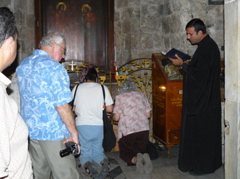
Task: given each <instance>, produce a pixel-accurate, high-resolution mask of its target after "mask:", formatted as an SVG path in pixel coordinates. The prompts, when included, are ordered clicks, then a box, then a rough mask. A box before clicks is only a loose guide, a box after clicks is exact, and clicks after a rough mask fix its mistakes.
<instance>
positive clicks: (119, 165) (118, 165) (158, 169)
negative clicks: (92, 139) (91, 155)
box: [79, 145, 224, 179]
mask: <svg viewBox="0 0 240 179" xmlns="http://www.w3.org/2000/svg"><path fill="white" fill-rule="evenodd" d="M178 149H179V146H178V145H176V146H173V147H172V148H171V152H170V155H168V153H167V151H166V150H161V149H159V158H158V159H156V160H152V164H153V171H152V173H151V174H139V173H137V172H136V167H135V166H127V165H126V163H125V162H124V161H123V160H121V159H120V157H119V152H109V153H106V155H107V157H108V158H109V161H110V172H109V175H108V177H107V179H161V178H162V179H224V167H223V166H222V167H221V168H219V169H218V170H217V171H215V173H213V174H209V175H202V176H192V175H190V174H189V173H183V172H181V171H180V170H178V167H177V158H178ZM95 167H96V169H97V170H99V169H98V168H97V167H98V166H97V165H96V166H95ZM79 171H80V174H81V176H82V178H83V179H89V178H90V177H89V176H88V175H87V174H86V173H85V172H84V170H83V169H82V168H79Z"/></svg>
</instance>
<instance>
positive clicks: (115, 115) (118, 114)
mask: <svg viewBox="0 0 240 179" xmlns="http://www.w3.org/2000/svg"><path fill="white" fill-rule="evenodd" d="M119 119H120V113H114V114H113V120H114V121H119Z"/></svg>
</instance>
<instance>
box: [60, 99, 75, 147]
mask: <svg viewBox="0 0 240 179" xmlns="http://www.w3.org/2000/svg"><path fill="white" fill-rule="evenodd" d="M56 109H57V111H58V113H59V115H60V117H61V119H62V121H63V122H64V124H65V125H66V127H67V129H68V130H69V132H70V134H71V136H70V137H69V138H67V139H66V140H65V141H64V143H68V142H71V141H72V142H75V143H77V144H78V143H79V140H78V131H77V128H76V124H75V121H74V117H73V113H72V111H71V109H70V106H69V104H63V105H61V106H56ZM79 151H80V148H79Z"/></svg>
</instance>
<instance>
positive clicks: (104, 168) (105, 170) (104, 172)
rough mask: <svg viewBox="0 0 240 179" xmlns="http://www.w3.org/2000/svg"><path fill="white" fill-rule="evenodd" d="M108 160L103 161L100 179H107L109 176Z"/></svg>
mask: <svg viewBox="0 0 240 179" xmlns="http://www.w3.org/2000/svg"><path fill="white" fill-rule="evenodd" d="M108 170H109V168H108V159H107V158H105V159H103V163H102V169H101V171H100V174H99V179H104V178H106V176H107V175H108Z"/></svg>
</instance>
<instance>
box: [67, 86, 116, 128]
mask: <svg viewBox="0 0 240 179" xmlns="http://www.w3.org/2000/svg"><path fill="white" fill-rule="evenodd" d="M103 86H104V89H105V102H106V106H109V105H111V104H113V100H112V97H111V95H110V92H109V90H108V88H107V87H106V86H105V85H103ZM75 89H76V86H75V87H74V88H73V91H72V95H74V92H75ZM103 103H104V101H103V92H102V87H101V84H99V83H95V82H85V83H82V84H80V85H79V86H78V89H77V93H76V97H75V101H74V105H75V106H76V109H75V113H76V115H77V117H76V125H77V126H78V125H97V126H101V125H103V120H102V111H103Z"/></svg>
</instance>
